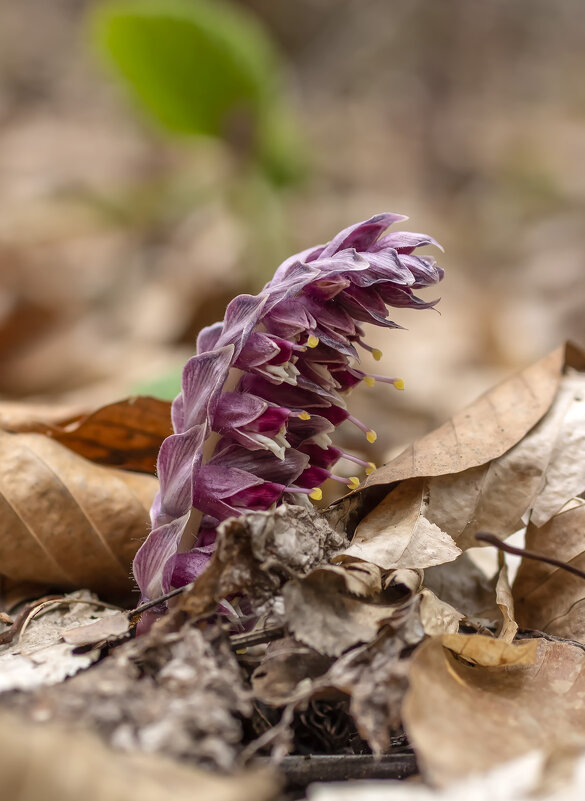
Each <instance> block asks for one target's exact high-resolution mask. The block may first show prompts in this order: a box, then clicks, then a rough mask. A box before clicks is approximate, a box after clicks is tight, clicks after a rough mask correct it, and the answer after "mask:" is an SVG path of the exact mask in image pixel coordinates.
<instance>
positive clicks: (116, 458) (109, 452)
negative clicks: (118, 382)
mask: <svg viewBox="0 0 585 801" xmlns="http://www.w3.org/2000/svg"><path fill="white" fill-rule="evenodd" d="M25 409H26V407H25ZM40 411H41V410H36V411H35V410H34V407H32V408H31V409H30V410H28V411H27V414H28V419H25V420H20V421H18V419H16V420H15V419H14V418H15V414H14V412H11V413H10V415H8V413H7V414H6V415H5V416H4V419H2V418H1V417H0V420H1V421H2V424H3V427H4V428H5V429H6V430H8V431H13V432H20V433H24V432H36V433H40V434H46V435H47V436H49V437H52V438H53V439H55V440H57V441H58V442H60V443H61V444H62V445H66V446H67V447H68V448H70V449H71V450H72V451H75V452H76V453H79V454H80V455H81V456H85V457H86V459H91V461H93V462H97V463H98V464H105V465H111V466H112V467H120V468H124V469H126V470H136V471H138V472H143V473H154V472H155V469H156V458H157V455H158V451H159V448H160V446H161V443H162V441H163V440H164V439H165V438H166V437H167V436H168V435H169V434H171V433H172V429H171V411H170V403H169V402H168V401H163V400H160V399H159V398H152V397H148V396H137V397H132V398H126V399H125V400H121V401H118V402H116V403H110V404H108V405H107V406H102V407H101V408H100V409H96V410H95V411H94V412H91V413H89V414H84V415H77V416H76V417H74V418H73V419H72V417H71V415H67V416H66V417H65V416H63V417H61V418H60V420H56V419H55V418H54V417H52V418H49V419H50V420H51V422H47V417H45V416H43V417H41V416H40ZM0 414H1V409H0ZM7 417H8V419H6V418H7Z"/></svg>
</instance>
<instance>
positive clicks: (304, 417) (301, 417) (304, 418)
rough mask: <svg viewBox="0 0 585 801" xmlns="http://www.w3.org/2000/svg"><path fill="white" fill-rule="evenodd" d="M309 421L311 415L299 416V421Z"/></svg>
mask: <svg viewBox="0 0 585 801" xmlns="http://www.w3.org/2000/svg"><path fill="white" fill-rule="evenodd" d="M310 419H311V415H310V414H309V412H301V413H300V414H299V420H310Z"/></svg>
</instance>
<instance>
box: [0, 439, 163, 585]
mask: <svg viewBox="0 0 585 801" xmlns="http://www.w3.org/2000/svg"><path fill="white" fill-rule="evenodd" d="M157 488H158V482H157V481H156V479H155V478H153V477H152V476H146V475H142V474H139V473H132V472H129V471H124V470H115V469H113V468H107V467H101V466H98V465H95V464H93V463H92V462H90V461H88V460H86V459H84V458H82V457H81V456H78V455H77V454H75V453H73V452H72V451H70V450H69V449H68V448H65V447H64V446H62V445H60V444H59V443H58V442H54V441H52V440H51V439H50V438H48V437H45V436H43V435H41V434H8V433H6V432H0V510H1V514H0V566H1V569H2V573H3V574H4V575H6V576H7V577H8V578H9V579H11V580H13V581H24V582H29V581H30V582H35V583H42V584H45V585H51V586H54V587H59V588H62V589H77V588H81V587H87V588H89V589H91V590H94V591H95V592H97V593H99V594H100V595H101V596H102V597H111V598H117V599H120V600H124V599H126V600H127V599H128V598H129V596H130V594H131V592H132V581H131V578H130V573H131V563H132V559H133V556H134V554H135V552H136V550H137V549H138V547H139V545H140V543H141V541H142V540H143V539H144V537H145V535H146V533H147V531H148V525H149V515H148V512H149V508H150V505H151V503H152V500H153V497H154V494H155V492H156V490H157Z"/></svg>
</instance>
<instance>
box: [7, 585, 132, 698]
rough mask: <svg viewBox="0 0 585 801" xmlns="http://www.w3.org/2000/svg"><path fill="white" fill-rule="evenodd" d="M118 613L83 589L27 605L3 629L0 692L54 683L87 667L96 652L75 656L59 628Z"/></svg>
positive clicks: (71, 626)
mask: <svg viewBox="0 0 585 801" xmlns="http://www.w3.org/2000/svg"><path fill="white" fill-rule="evenodd" d="M116 614H117V613H116V611H115V610H110V609H106V610H104V609H103V605H102V604H101V603H100V601H99V600H98V599H97V598H96V597H95V596H92V595H91V594H90V593H88V592H84V591H81V592H75V593H70V594H69V595H66V596H62V597H59V596H52V597H51V598H49V599H48V600H43V599H41V600H40V601H39V602H35V603H33V604H27V605H26V607H25V608H24V609H23V610H22V614H19V615H17V616H16V617H15V620H14V623H13V624H12V626H11V627H10V628H8V629H6V631H5V632H2V635H5V636H4V640H5V644H2V645H0V693H5V692H7V691H10V690H23V691H30V690H33V689H35V688H36V687H40V686H42V685H49V684H58V683H59V682H62V681H63V680H64V679H65V678H67V677H68V676H73V675H74V674H75V673H77V672H79V671H80V670H83V669H85V668H87V667H88V666H89V665H91V664H92V663H93V662H95V660H96V659H97V658H98V656H99V652H96V651H92V652H89V653H86V654H83V655H77V654H75V653H74V652H73V651H74V648H73V647H72V645H71V644H68V643H67V642H64V641H63V638H62V633H63V629H71V631H75V630H76V627H81V628H83V627H84V625H85V624H87V623H89V622H91V621H95V620H96V618H98V617H101V616H104V615H105V617H103V620H109V619H111V617H114V616H115V615H116ZM2 635H0V637H1V636H2Z"/></svg>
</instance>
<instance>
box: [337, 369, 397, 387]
mask: <svg viewBox="0 0 585 801" xmlns="http://www.w3.org/2000/svg"><path fill="white" fill-rule="evenodd" d="M350 372H351V373H352V374H353V375H355V376H356V377H358V378H361V379H362V380H363V382H364V384H366V385H367V386H368V387H373V386H374V384H375V383H376V381H382V383H384V384H392V385H393V386H394V387H395V388H396V389H404V379H403V378H388V376H385V375H376V374H368V373H364V372H363V371H362V370H350Z"/></svg>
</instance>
